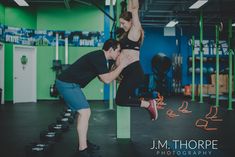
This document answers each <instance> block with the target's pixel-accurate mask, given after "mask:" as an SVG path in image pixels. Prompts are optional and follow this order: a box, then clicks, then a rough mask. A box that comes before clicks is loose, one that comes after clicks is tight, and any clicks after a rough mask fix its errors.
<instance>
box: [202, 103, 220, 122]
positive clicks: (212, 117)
mask: <svg viewBox="0 0 235 157" xmlns="http://www.w3.org/2000/svg"><path fill="white" fill-rule="evenodd" d="M213 112H214V113H213ZM217 114H218V107H216V106H211V107H210V112H209V113H208V114H207V115H206V116H205V118H206V119H209V120H211V121H217V122H221V121H223V119H218V117H217Z"/></svg>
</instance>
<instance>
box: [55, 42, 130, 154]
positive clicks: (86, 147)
mask: <svg viewBox="0 0 235 157" xmlns="http://www.w3.org/2000/svg"><path fill="white" fill-rule="evenodd" d="M117 58H119V60H120V65H119V66H118V67H117V68H116V69H115V70H113V71H111V72H110V71H109V69H108V64H107V63H108V60H116V59H117ZM129 62H131V58H126V57H125V58H124V56H123V55H120V44H119V42H118V41H116V40H113V39H109V40H107V41H106V42H105V43H104V45H103V48H102V50H97V51H93V52H90V53H88V54H86V55H84V56H82V57H81V58H79V59H78V60H77V61H76V62H75V63H73V64H72V65H71V66H70V67H69V68H68V69H66V70H65V71H63V72H62V73H61V74H60V75H59V76H58V79H57V80H56V87H57V89H58V91H59V93H60V94H61V96H62V97H63V98H64V100H65V102H66V104H67V105H68V107H69V108H71V109H72V110H73V111H77V112H78V116H77V133H78V138H79V146H78V154H79V157H93V155H94V154H92V152H93V151H91V150H92V149H98V146H97V145H95V144H92V143H90V142H88V140H87V132H88V121H89V118H90V115H91V110H90V106H89V104H88V102H87V100H86V98H85V96H84V94H83V92H82V90H81V88H84V87H85V86H86V85H87V84H88V83H89V82H90V81H91V80H93V79H94V78H95V77H97V76H98V77H99V79H100V80H101V81H103V82H104V83H110V82H112V81H113V80H114V79H115V78H116V77H117V76H118V75H119V74H120V73H121V71H122V70H123V69H124V68H125V67H126V66H127V65H128V64H129Z"/></svg>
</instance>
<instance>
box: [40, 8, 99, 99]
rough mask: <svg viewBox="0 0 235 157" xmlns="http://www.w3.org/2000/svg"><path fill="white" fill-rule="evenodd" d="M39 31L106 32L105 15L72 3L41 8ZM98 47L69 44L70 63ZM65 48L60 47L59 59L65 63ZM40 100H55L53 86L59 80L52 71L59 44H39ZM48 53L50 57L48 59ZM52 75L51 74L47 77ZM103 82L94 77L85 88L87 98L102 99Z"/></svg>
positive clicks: (96, 10) (95, 9)
mask: <svg viewBox="0 0 235 157" xmlns="http://www.w3.org/2000/svg"><path fill="white" fill-rule="evenodd" d="M37 29H38V30H71V31H76V30H77V31H103V29H104V15H103V13H102V12H101V11H100V10H98V9H97V8H96V7H94V6H83V5H81V6H72V7H71V9H65V8H64V7H48V8H39V9H38V10H37ZM95 49H98V48H94V47H93V48H91V47H69V64H71V63H73V62H74V61H76V60H77V59H78V58H79V57H81V56H82V55H84V54H86V53H88V52H90V51H92V50H95ZM64 51H65V50H64V47H60V48H59V59H61V60H62V61H63V63H64ZM37 53H38V55H37V57H38V58H37V60H38V63H40V62H43V63H44V65H43V66H40V65H39V64H38V68H37V70H38V73H37V74H38V77H37V79H38V81H37V82H38V84H37V85H38V86H37V88H38V90H37V93H38V99H52V98H51V97H50V95H49V87H50V84H52V83H53V82H54V80H55V73H54V72H53V71H52V70H51V66H52V60H53V59H54V58H55V47H38V52H37ZM45 56H46V60H45V59H44V58H45ZM45 72H46V74H48V75H47V76H45ZM102 89H103V83H101V82H100V81H99V80H98V79H95V80H93V81H92V82H91V83H90V84H89V85H88V86H87V87H85V88H84V89H83V91H84V93H85V95H86V97H87V99H89V100H102V99H103V93H102V92H101V90H102Z"/></svg>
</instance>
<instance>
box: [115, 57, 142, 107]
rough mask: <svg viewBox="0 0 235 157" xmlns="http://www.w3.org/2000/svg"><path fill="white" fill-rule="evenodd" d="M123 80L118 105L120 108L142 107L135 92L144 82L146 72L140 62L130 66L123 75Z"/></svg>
mask: <svg viewBox="0 0 235 157" xmlns="http://www.w3.org/2000/svg"><path fill="white" fill-rule="evenodd" d="M121 74H122V75H123V79H122V81H121V83H120V85H119V87H118V90H117V95H116V104H117V105H120V106H131V107H140V104H141V101H140V99H139V98H138V97H136V96H135V90H136V89H137V88H138V87H139V86H140V85H141V84H142V83H143V81H144V71H143V69H142V67H141V65H140V62H139V61H137V62H134V63H132V64H130V65H128V66H127V67H126V68H125V69H124V70H123V71H122V73H121Z"/></svg>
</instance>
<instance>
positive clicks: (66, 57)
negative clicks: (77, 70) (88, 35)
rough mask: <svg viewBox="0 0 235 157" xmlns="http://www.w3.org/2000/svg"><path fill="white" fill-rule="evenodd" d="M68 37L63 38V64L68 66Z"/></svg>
mask: <svg viewBox="0 0 235 157" xmlns="http://www.w3.org/2000/svg"><path fill="white" fill-rule="evenodd" d="M68 60H69V59H68V37H65V64H68Z"/></svg>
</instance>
